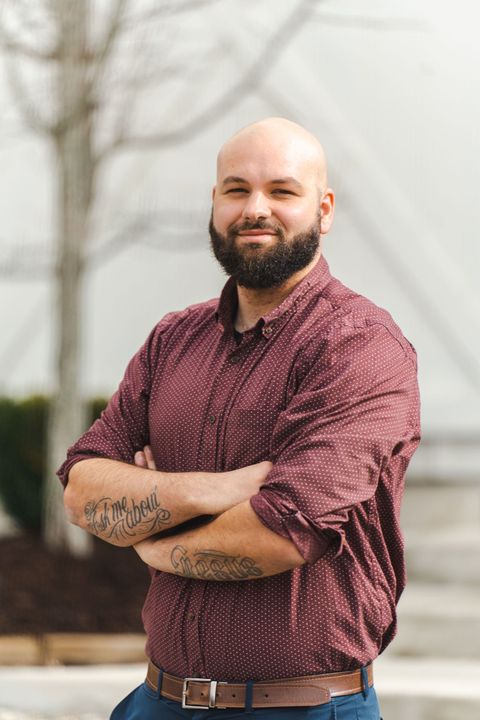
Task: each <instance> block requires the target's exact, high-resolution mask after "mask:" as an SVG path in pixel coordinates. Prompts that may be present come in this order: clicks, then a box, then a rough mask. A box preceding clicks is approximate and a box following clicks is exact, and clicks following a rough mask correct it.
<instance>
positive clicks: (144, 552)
mask: <svg viewBox="0 0 480 720" xmlns="http://www.w3.org/2000/svg"><path fill="white" fill-rule="evenodd" d="M154 543H155V540H154V538H151V537H148V538H145V540H140V542H138V543H136V544H135V545H133V549H134V550H135V552H136V553H137V555H139V557H140V558H141V559H142V560H143V561H144V562H147V557H148V551H149V550H151V548H152V546H153V545H154Z"/></svg>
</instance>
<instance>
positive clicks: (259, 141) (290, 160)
mask: <svg viewBox="0 0 480 720" xmlns="http://www.w3.org/2000/svg"><path fill="white" fill-rule="evenodd" d="M267 156H268V157H269V159H270V160H278V161H283V162H285V163H286V164H287V165H292V166H293V165H294V164H296V165H297V166H301V167H302V170H304V171H306V172H308V174H309V175H311V176H312V177H315V179H316V182H317V184H318V188H319V190H320V191H323V190H324V189H325V188H326V187H327V162H326V157H325V152H324V150H323V148H322V146H321V145H320V143H319V142H318V140H317V139H316V137H314V135H312V134H311V133H310V132H308V130H305V128H303V127H302V126H301V125H298V124H297V123H294V122H292V121H291V120H287V119H285V118H279V117H272V118H266V119H265V120H260V121H259V122H255V123H252V124H251V125H247V126H246V127H244V128H242V129H241V130H240V131H239V132H237V133H236V134H235V135H233V137H231V138H230V139H229V140H227V142H226V143H225V144H224V145H223V146H222V148H221V149H220V152H219V153H218V158H217V182H218V180H219V178H220V176H221V175H222V174H223V170H224V167H225V166H226V165H228V164H230V163H231V162H232V161H234V162H236V161H238V160H240V159H243V160H246V161H247V162H248V160H249V158H251V161H252V162H255V161H257V162H258V161H262V159H267Z"/></svg>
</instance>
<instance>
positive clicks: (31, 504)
mask: <svg viewBox="0 0 480 720" xmlns="http://www.w3.org/2000/svg"><path fill="white" fill-rule="evenodd" d="M105 405H106V400H105V399H104V398H95V399H93V400H91V401H90V402H89V403H88V406H87V417H88V421H89V423H91V422H93V421H94V420H95V418H97V417H98V416H99V415H100V412H101V411H102V410H103V408H104V407H105ZM48 409H49V399H48V398H46V397H44V396H33V397H29V398H26V399H23V400H15V399H12V398H6V397H3V398H2V397H0V497H1V498H2V500H3V504H4V505H5V508H6V510H7V512H8V513H9V514H10V515H11V516H12V517H13V518H15V520H16V521H17V522H18V523H19V525H20V526H21V527H23V528H24V529H25V530H29V531H31V532H34V533H39V532H40V529H41V515H42V488H43V481H44V476H45V466H46V440H47V416H48Z"/></svg>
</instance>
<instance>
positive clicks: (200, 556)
mask: <svg viewBox="0 0 480 720" xmlns="http://www.w3.org/2000/svg"><path fill="white" fill-rule="evenodd" d="M170 560H171V563H172V567H173V569H174V570H175V574H176V575H183V577H189V578H195V579H196V580H247V579H248V578H254V577H262V575H263V571H262V570H261V569H260V568H259V567H258V566H257V565H256V564H255V560H253V559H252V558H250V557H239V556H238V555H226V554H225V553H222V552H220V551H219V550H200V551H198V552H196V553H189V552H188V551H187V549H186V548H185V547H183V545H175V547H174V548H173V550H172V552H171V555H170Z"/></svg>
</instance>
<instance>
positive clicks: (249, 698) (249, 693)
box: [245, 680, 253, 715]
mask: <svg viewBox="0 0 480 720" xmlns="http://www.w3.org/2000/svg"><path fill="white" fill-rule="evenodd" d="M246 684H247V687H246V688H245V712H246V713H249V714H250V715H251V714H252V712H253V711H252V704H253V680H247V683H246Z"/></svg>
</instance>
